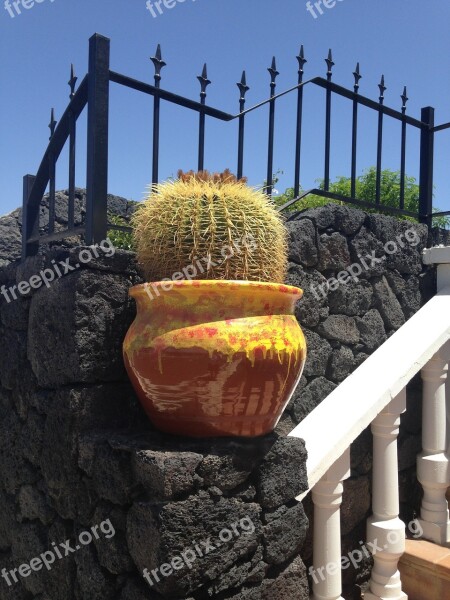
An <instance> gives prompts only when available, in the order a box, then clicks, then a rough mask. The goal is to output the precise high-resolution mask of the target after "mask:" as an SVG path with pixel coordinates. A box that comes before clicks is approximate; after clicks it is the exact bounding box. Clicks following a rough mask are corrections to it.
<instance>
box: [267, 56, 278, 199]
mask: <svg viewBox="0 0 450 600" xmlns="http://www.w3.org/2000/svg"><path fill="white" fill-rule="evenodd" d="M267 70H268V71H269V73H270V97H271V98H273V97H274V96H275V88H276V85H277V84H276V83H275V80H276V78H277V76H278V75H279V72H278V71H277V64H276V60H275V56H274V57H273V58H272V65H271V66H270V67H269V68H268V69H267ZM269 107H270V108H269V145H268V150H267V180H266V194H267V195H268V196H272V189H273V143H274V136H275V100H271V102H270V103H269Z"/></svg>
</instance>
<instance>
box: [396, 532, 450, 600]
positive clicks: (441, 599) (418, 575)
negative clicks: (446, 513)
mask: <svg viewBox="0 0 450 600" xmlns="http://www.w3.org/2000/svg"><path fill="white" fill-rule="evenodd" d="M399 569H400V573H401V578H402V588H403V591H404V592H405V593H406V594H407V595H408V600H450V548H444V547H443V546H438V545H437V544H434V543H432V542H427V541H426V540H406V551H405V554H404V555H403V556H402V558H401V559H400V563H399Z"/></svg>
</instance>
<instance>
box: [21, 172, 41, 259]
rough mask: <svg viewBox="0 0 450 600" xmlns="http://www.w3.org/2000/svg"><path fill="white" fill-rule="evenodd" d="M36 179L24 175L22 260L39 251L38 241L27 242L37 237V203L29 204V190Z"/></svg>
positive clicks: (32, 176)
mask: <svg viewBox="0 0 450 600" xmlns="http://www.w3.org/2000/svg"><path fill="white" fill-rule="evenodd" d="M35 181H36V177H35V176H34V175H25V176H24V178H23V196H22V259H25V258H27V256H34V255H35V254H37V252H38V249H39V240H38V241H34V242H29V241H28V240H29V239H30V238H34V237H37V236H38V235H39V202H35V203H34V204H30V203H29V199H30V195H31V190H32V189H33V185H34V182H35Z"/></svg>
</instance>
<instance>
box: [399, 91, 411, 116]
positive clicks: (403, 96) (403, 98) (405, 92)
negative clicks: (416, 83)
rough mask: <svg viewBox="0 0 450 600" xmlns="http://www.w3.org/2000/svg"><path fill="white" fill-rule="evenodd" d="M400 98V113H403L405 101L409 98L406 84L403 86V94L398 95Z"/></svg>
mask: <svg viewBox="0 0 450 600" xmlns="http://www.w3.org/2000/svg"><path fill="white" fill-rule="evenodd" d="M400 98H401V99H402V113H403V114H405V112H406V103H407V102H408V100H409V98H408V93H407V91H406V85H405V87H404V88H403V94H402V95H401V96H400Z"/></svg>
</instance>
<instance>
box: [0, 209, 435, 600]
mask: <svg viewBox="0 0 450 600" xmlns="http://www.w3.org/2000/svg"><path fill="white" fill-rule="evenodd" d="M411 226H412V224H411V223H408V222H405V221H403V222H400V221H396V220H395V219H392V218H388V217H382V216H380V215H367V214H365V213H363V212H361V211H358V210H354V209H350V208H346V207H341V206H337V205H330V206H329V207H325V208H321V209H314V210H309V211H304V212H303V213H300V214H298V215H296V216H295V217H294V218H293V219H292V220H291V221H290V222H289V223H288V227H289V230H290V232H291V243H290V265H289V274H288V282H289V283H292V284H294V285H299V286H300V287H302V288H303V289H304V291H305V295H304V298H303V299H302V301H301V302H300V303H299V305H298V313H297V316H298V318H299V320H300V322H301V324H302V327H303V328H304V331H305V334H306V337H307V339H308V345H309V349H308V352H309V355H308V360H307V364H306V367H305V372H304V376H303V378H302V380H301V382H300V384H299V386H298V389H297V392H296V394H295V395H294V397H293V399H292V401H291V403H290V405H289V407H288V409H287V411H286V413H285V415H284V416H283V418H282V420H281V422H280V424H279V426H278V428H277V432H276V433H274V434H272V435H270V436H266V437H264V438H261V439H258V440H204V441H192V440H188V439H182V438H175V437H171V436H167V435H161V434H159V433H158V432H156V431H154V430H153V428H152V427H151V425H150V424H149V422H148V420H147V418H146V417H145V415H144V414H143V412H142V410H141V408H140V406H139V404H138V403H137V401H136V398H135V395H134V393H133V391H132V389H131V386H130V384H129V382H128V380H127V377H126V374H125V370H124V367H123V363H122V358H121V343H122V340H123V337H124V334H125V332H126V330H127V328H128V326H129V324H130V323H131V321H132V319H133V316H134V306H133V304H132V302H131V301H130V300H129V299H128V296H127V292H128V288H129V287H130V286H131V285H133V284H135V283H137V282H138V281H139V276H138V274H137V271H136V267H135V264H134V257H133V255H132V254H131V253H128V252H125V251H117V252H116V253H115V255H114V256H113V257H105V256H103V257H99V258H96V259H94V260H92V261H91V262H89V263H88V264H85V265H82V266H81V267H76V265H77V264H79V260H78V257H79V252H80V249H79V248H78V249H76V248H72V249H52V250H51V251H47V252H46V253H45V256H38V257H35V258H32V259H28V260H27V261H26V262H25V263H23V264H21V265H14V264H10V265H8V266H6V267H4V268H3V269H2V270H0V286H1V285H5V286H6V289H8V288H10V286H12V285H14V284H17V283H18V282H20V281H28V280H29V279H30V277H31V276H32V275H34V274H37V273H39V272H40V271H41V270H42V269H43V268H46V267H50V268H51V267H52V265H54V264H55V263H56V264H60V261H61V262H62V263H65V264H67V265H70V267H71V268H70V269H69V267H67V269H68V271H69V272H68V273H67V274H66V275H64V276H63V277H60V278H57V279H56V280H55V281H54V282H53V283H52V284H51V285H50V286H49V287H48V288H47V287H42V288H41V289H39V290H32V292H31V296H30V295H27V296H26V297H23V298H19V299H17V300H14V301H12V302H9V303H8V302H6V301H5V300H4V299H3V298H2V297H0V301H1V305H0V318H1V321H0V339H1V340H2V352H1V355H0V384H1V387H0V573H1V569H3V568H5V569H6V572H9V571H11V569H17V568H19V567H20V566H21V565H25V564H30V561H32V559H34V558H36V557H39V556H40V555H41V554H43V553H45V552H46V551H48V550H51V549H52V548H54V547H55V546H54V545H52V544H56V545H57V546H58V544H60V543H64V542H66V540H70V541H71V545H72V547H73V548H75V545H77V539H80V540H81V537H80V534H81V535H83V533H85V532H88V531H91V528H92V527H94V528H95V526H97V534H98V531H99V530H98V526H99V525H100V524H102V525H105V524H106V523H107V522H108V523H111V524H112V525H113V527H114V531H115V535H114V536H112V537H106V534H103V533H102V534H101V535H98V537H95V536H91V537H93V539H92V542H91V543H89V544H86V545H85V546H83V544H78V545H80V548H79V550H76V551H74V552H69V555H68V556H63V558H62V559H57V560H55V563H54V564H53V565H51V566H50V570H48V569H46V568H45V567H44V568H41V569H39V570H37V571H36V572H34V571H33V572H32V573H31V570H30V573H28V572H27V569H26V568H23V569H22V571H23V573H24V574H26V576H22V574H20V573H19V574H17V578H18V580H19V581H18V583H14V582H13V585H11V586H8V584H7V581H6V580H5V578H0V600H3V599H5V600H6V599H7V598H8V599H9V598H12V599H14V600H16V599H17V600H28V599H31V598H35V599H37V600H60V599H61V598H64V600H72V599H76V600H94V599H101V600H108V599H118V600H144V599H145V598H147V599H150V600H152V599H155V600H156V599H159V600H162V599H165V598H167V599H173V600H175V599H179V600H181V599H189V600H203V599H206V598H217V599H218V600H259V599H264V600H266V599H267V600H268V599H269V598H270V599H271V600H272V599H273V600H278V599H279V600H285V599H286V598H294V597H295V598H298V599H299V600H301V599H302V598H305V599H306V598H308V589H307V586H308V583H307V576H306V569H305V564H306V566H308V565H309V563H310V559H311V528H310V530H309V532H308V533H307V517H306V516H305V512H304V509H303V506H302V504H300V503H297V502H296V501H295V500H293V498H294V496H295V495H296V494H298V493H300V492H301V491H302V490H303V489H306V487H307V483H306V479H305V458H306V457H305V451H304V447H303V444H302V442H301V441H298V440H292V439H287V438H286V437H285V434H286V433H287V432H288V431H290V430H291V429H292V428H293V427H294V426H295V424H296V423H298V422H299V421H300V420H301V419H302V418H303V417H304V416H305V415H306V414H308V412H309V411H310V410H312V409H313V408H314V407H315V406H317V404H318V403H319V402H320V401H321V400H322V399H323V398H324V397H325V396H326V395H327V394H328V393H329V392H330V391H331V390H332V389H334V387H335V386H336V385H338V384H339V382H340V381H342V380H343V379H344V378H345V377H346V376H347V375H348V374H349V373H351V372H352V371H353V370H354V369H355V368H356V367H357V366H358V365H359V364H361V362H362V361H363V360H365V359H366V358H367V356H369V355H370V354H371V352H373V351H374V350H375V349H376V348H377V347H378V346H379V345H380V344H382V343H383V341H384V340H385V339H387V337H388V336H389V335H391V334H392V333H393V332H394V331H395V330H396V329H398V328H399V327H400V326H401V325H402V324H403V322H404V321H405V319H407V318H409V317H410V316H411V315H412V314H414V312H416V311H417V310H418V309H419V307H420V306H421V305H422V304H423V303H424V302H425V301H426V300H427V299H428V298H429V297H430V296H431V295H432V294H433V293H434V285H435V284H434V271H433V270H431V269H428V268H424V267H423V266H422V262H421V250H422V248H423V246H424V244H425V242H426V236H427V233H426V230H425V229H424V228H423V227H422V226H418V225H414V227H415V230H416V232H417V236H418V238H417V240H418V243H417V244H416V245H412V244H410V243H408V242H406V243H405V237H404V234H405V231H406V230H407V229H409V228H410V227H411ZM400 235H403V237H401V238H400V239H401V240H403V247H401V245H400V243H399V242H398V243H397V246H398V248H397V251H396V252H393V253H390V254H389V253H388V252H386V248H389V251H390V250H392V246H386V244H387V243H388V242H392V241H395V240H396V238H397V237H398V236H400ZM410 237H411V236H410ZM414 239H416V238H414ZM358 255H361V256H363V258H364V257H365V256H366V255H369V256H372V257H373V260H370V259H367V262H368V263H372V264H371V265H370V264H369V266H370V268H369V269H367V270H366V269H365V268H362V269H361V271H362V272H361V275H360V276H359V277H358V280H357V281H354V280H350V279H349V278H347V281H346V283H338V285H337V286H336V284H335V283H334V282H333V279H332V278H333V277H335V276H337V275H338V273H339V272H340V271H343V270H345V269H347V268H348V267H349V265H351V264H356V263H360V262H361V258H360V257H359V256H358ZM383 257H384V258H383ZM375 258H376V259H380V260H375ZM52 261H54V262H52ZM341 278H342V279H343V277H342V276H341ZM327 280H329V283H330V284H331V287H332V288H335V289H330V290H328V292H327V287H328V284H326V281H327ZM311 286H312V287H311ZM318 286H322V288H319V287H318ZM320 289H322V290H324V292H323V293H322V292H321V291H320ZM375 376H376V374H374V377H375ZM368 385H370V382H368ZM409 387H410V389H409V390H408V412H407V413H406V414H405V415H404V417H403V418H402V427H401V434H400V438H399V450H400V479H401V484H402V516H403V518H404V519H407V520H408V519H410V518H412V515H413V511H414V510H415V509H416V508H417V506H418V501H419V494H420V491H419V488H418V486H417V483H416V479H415V456H416V453H417V452H418V451H419V449H420V382H419V381H415V382H413V384H412V385H411V386H409ZM361 393H362V394H363V393H364V390H361ZM336 426H339V424H338V423H337V424H336ZM370 470H371V435H370V431H366V432H364V434H363V435H362V436H361V437H360V438H359V439H358V440H357V442H356V443H355V444H354V445H353V448H352V477H351V479H350V480H348V481H347V482H346V484H345V496H344V504H343V507H342V513H343V519H342V530H343V534H344V546H343V553H344V554H345V553H346V552H348V551H349V550H352V549H354V548H358V547H359V540H364V539H365V533H364V529H365V519H366V517H367V516H368V514H370V485H371V484H370ZM305 508H306V513H307V515H309V517H310V518H312V514H311V505H310V499H309V497H308V498H307V499H306V501H305ZM240 523H246V524H247V525H248V524H249V523H251V524H252V526H254V531H244V530H242V527H241V529H239V535H238V534H237V532H236V528H239V527H240V525H239V524H240ZM233 526H234V530H233ZM105 529H106V526H105ZM225 529H227V530H228V531H231V533H232V539H230V540H228V541H226V542H223V541H221V539H220V538H219V537H218V536H219V535H220V533H221V532H222V530H225ZM101 531H102V530H100V532H101ZM83 539H85V538H83ZM208 540H210V543H211V545H212V546H214V550H211V551H210V552H206V550H205V553H204V556H199V555H198V553H197V557H196V560H195V561H194V562H193V565H192V568H187V567H183V568H180V569H179V570H178V568H177V569H175V568H173V569H172V571H173V572H172V573H169V569H168V567H167V566H166V567H162V565H167V564H168V563H169V561H170V560H171V559H172V558H173V557H174V556H180V555H181V553H182V552H183V551H185V550H186V549H188V550H189V549H190V550H191V551H192V550H193V549H194V548H195V545H197V546H198V547H199V548H200V549H201V548H205V544H208V543H209V542H208ZM218 541H219V543H220V549H219V546H218V545H217V542H218ZM61 551H62V552H63V553H64V552H65V551H63V550H62V549H61ZM194 552H195V550H194ZM300 556H301V558H300ZM304 563H305V564H304ZM34 564H35V566H37V563H34ZM160 567H162V568H164V569H165V572H166V573H167V575H165V576H161V575H160V576H159V578H160V581H156V580H155V579H152V585H149V584H148V583H147V582H146V580H145V579H144V578H143V576H142V574H143V569H144V568H148V569H149V570H150V571H151V570H152V569H156V568H160ZM368 568H369V565H368V564H366V563H364V564H362V565H361V568H360V569H359V570H358V571H355V570H354V569H348V570H347V571H345V572H344V575H345V582H346V584H347V586H348V589H347V591H346V593H345V597H346V598H348V599H350V598H352V597H353V596H352V594H353V591H354V589H355V588H354V584H355V581H356V582H360V581H363V580H364V579H366V578H367V573H368Z"/></svg>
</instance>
